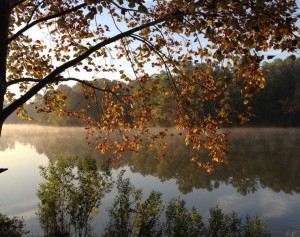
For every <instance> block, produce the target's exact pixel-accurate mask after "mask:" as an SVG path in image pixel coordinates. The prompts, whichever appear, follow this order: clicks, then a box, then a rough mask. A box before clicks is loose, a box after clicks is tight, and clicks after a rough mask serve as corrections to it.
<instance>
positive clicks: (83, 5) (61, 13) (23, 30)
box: [7, 3, 87, 44]
mask: <svg viewBox="0 0 300 237" xmlns="http://www.w3.org/2000/svg"><path fill="white" fill-rule="evenodd" d="M85 6H87V5H86V3H82V4H80V5H78V6H76V7H73V8H71V9H68V10H66V11H63V12H59V13H57V14H54V15H50V16H46V17H43V18H41V19H38V20H36V21H33V22H32V23H30V24H28V25H26V26H25V27H24V28H22V29H21V30H19V31H18V32H17V33H15V34H14V35H13V36H11V37H10V38H8V40H7V44H9V43H11V42H12V41H14V40H15V39H16V38H18V37H19V36H20V35H21V34H23V33H24V32H25V31H27V30H29V29H30V28H31V27H33V26H35V25H37V24H39V23H41V22H44V21H48V20H51V19H54V18H57V17H60V16H64V15H66V14H69V13H71V12H74V11H77V10H79V9H80V8H83V7H85Z"/></svg>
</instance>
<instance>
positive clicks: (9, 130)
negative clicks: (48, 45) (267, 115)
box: [0, 126, 300, 195]
mask: <svg viewBox="0 0 300 237" xmlns="http://www.w3.org/2000/svg"><path fill="white" fill-rule="evenodd" d="M231 133H232V134H231V137H230V139H231V140H230V144H231V145H230V152H229V154H228V159H227V161H226V163H224V164H223V165H220V166H218V167H217V170H216V172H214V173H211V174H207V173H206V172H204V171H203V170H200V169H199V168H198V166H196V165H195V164H194V163H191V162H190V160H189V158H190V154H191V153H192V149H191V148H189V147H186V145H185V143H184V141H183V139H182V138H181V137H169V138H168V139H169V140H168V143H169V144H170V146H169V147H170V148H169V150H168V156H167V158H166V159H163V158H162V154H161V151H160V150H155V149H145V150H142V151H141V153H140V154H139V155H138V156H136V155H130V154H127V155H126V157H125V158H124V160H123V162H122V163H121V164H118V165H116V166H115V168H118V167H121V166H124V165H126V166H129V167H130V170H131V171H132V172H134V173H140V174H142V175H144V176H145V175H151V176H155V177H158V178H159V179H160V180H161V181H166V180H176V183H177V185H178V189H179V190H180V192H181V193H183V194H187V193H189V192H192V191H193V190H194V189H206V190H208V191H212V190H213V189H216V188H218V187H219V186H220V184H226V185H228V184H231V185H232V186H233V187H235V188H236V190H237V192H239V193H240V194H242V195H246V194H249V193H253V192H255V191H257V190H258V189H260V188H266V187H268V188H270V189H271V190H273V191H275V192H280V191H283V192H285V193H299V192H300V179H299V171H300V159H299V154H300V147H299V146H298V145H297V144H299V143H300V135H299V134H300V133H299V129H251V128H243V129H231ZM29 134H30V135H29ZM84 135H85V131H84V129H81V128H50V129H45V128H44V127H35V128H33V127H24V126H23V127H22V126H8V127H6V130H4V136H3V137H2V139H1V144H0V150H4V149H13V148H14V146H15V144H16V143H15V142H16V141H18V142H20V143H25V144H26V143H27V144H31V145H32V146H34V147H35V149H36V150H37V152H38V153H40V154H45V155H46V156H47V157H48V158H49V159H50V160H57V159H60V158H62V157H75V156H78V157H84V156H86V155H87V154H91V155H92V156H93V157H99V154H98V153H97V152H96V151H94V150H91V149H90V148H89V147H88V146H86V145H83V137H84ZM202 157H203V154H199V158H200V159H202ZM104 160H105V159H104V158H101V159H97V162H98V165H101V163H102V162H103V161H104Z"/></svg>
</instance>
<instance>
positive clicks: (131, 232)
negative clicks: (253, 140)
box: [102, 174, 270, 237]
mask: <svg viewBox="0 0 300 237" xmlns="http://www.w3.org/2000/svg"><path fill="white" fill-rule="evenodd" d="M117 190H118V195H117V196H116V197H115V200H114V203H113V206H112V207H111V208H110V209H109V211H108V213H109V216H110V221H109V223H108V224H107V226H106V229H105V233H104V234H103V235H102V236H116V237H119V236H127V237H130V236H168V237H180V236H187V237H196V236H199V237H200V236H203V237H228V236H241V237H250V236H253V237H254V236H257V237H258V236H265V237H267V236H270V234H269V231H268V226H267V222H266V221H265V220H261V219H259V218H258V217H254V218H251V217H249V216H247V217H246V221H245V222H243V221H242V218H240V217H238V215H237V214H236V213H235V212H232V213H231V214H224V213H223V212H222V210H221V209H220V208H219V207H215V208H212V209H211V210H210V217H209V220H208V225H207V226H205V225H204V223H203V221H202V217H201V215H200V214H199V212H198V210H197V209H195V208H193V209H192V210H188V209H187V208H186V207H185V202H184V200H181V199H180V198H173V199H172V200H171V201H170V202H169V203H168V205H167V206H166V208H165V207H164V205H163V202H162V200H161V194H159V193H156V192H154V191H152V193H151V194H150V195H149V197H148V198H147V199H146V200H145V201H143V202H142V201H141V197H142V190H137V189H136V188H135V187H134V186H133V185H132V184H131V183H130V181H129V179H128V178H127V179H123V177H122V174H121V175H119V177H118V181H117ZM164 209H165V222H164V223H162V221H161V218H160V215H161V214H162V212H163V211H164ZM137 217H138V218H137Z"/></svg>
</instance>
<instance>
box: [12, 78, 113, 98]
mask: <svg viewBox="0 0 300 237" xmlns="http://www.w3.org/2000/svg"><path fill="white" fill-rule="evenodd" d="M63 81H65V82H66V81H76V82H78V83H80V84H83V85H86V86H88V87H90V88H93V89H94V90H97V91H102V92H109V93H111V94H113V95H114V96H115V97H116V98H118V95H117V94H116V93H114V92H113V91H111V90H108V89H102V88H99V87H97V86H94V85H93V84H91V83H90V82H89V81H86V80H81V79H78V78H74V77H69V78H63V77H55V78H54V79H53V80H52V81H50V82H49V83H48V84H50V83H55V82H63ZM21 82H36V83H38V82H41V79H37V78H30V77H24V78H18V79H14V80H12V81H9V82H7V87H9V86H12V85H15V84H18V83H21Z"/></svg>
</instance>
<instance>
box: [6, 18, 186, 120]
mask: <svg viewBox="0 0 300 237" xmlns="http://www.w3.org/2000/svg"><path fill="white" fill-rule="evenodd" d="M182 16H183V15H181V14H171V15H167V16H165V17H163V18H161V19H157V20H154V21H152V22H149V23H146V24H143V25H140V26H138V27H136V28H133V29H131V30H128V31H125V32H123V33H120V34H118V35H116V36H114V37H112V38H109V39H106V40H104V41H102V42H100V43H98V44H96V45H94V46H93V47H91V48H89V49H88V50H87V51H85V52H84V53H83V54H81V55H80V56H78V57H76V58H74V59H72V60H70V61H68V62H66V63H64V64H62V65H61V66H59V67H57V68H56V69H55V70H53V71H52V72H51V73H50V74H48V76H46V77H45V78H44V79H42V80H40V81H39V82H38V83H37V84H36V85H34V86H33V87H32V88H31V89H30V90H29V91H27V92H26V93H25V94H24V95H23V96H21V97H20V98H19V99H17V100H16V101H14V102H13V103H11V104H10V105H9V106H7V107H6V108H5V109H4V110H3V111H2V112H3V116H4V118H7V117H8V116H9V115H10V114H12V113H13V112H14V111H15V110H16V109H17V108H18V107H19V106H21V105H23V104H24V103H26V102H27V101H28V100H29V99H31V98H32V97H33V96H34V95H35V94H36V93H38V91H39V90H41V89H42V88H44V87H45V86H46V85H47V84H49V83H53V82H55V80H57V79H56V77H57V76H59V74H60V73H62V72H64V71H65V70H67V69H68V68H70V67H73V66H75V65H76V64H78V63H79V62H81V61H83V60H84V59H86V58H88V57H89V56H90V55H91V54H93V53H94V52H96V51H97V50H99V49H101V48H102V47H105V46H106V45H108V44H111V43H113V42H116V41H118V40H120V39H122V38H124V37H128V36H130V35H131V34H134V33H135V32H138V31H140V30H143V29H145V28H148V27H151V26H153V25H156V24H159V23H161V22H164V21H167V20H171V19H176V18H182Z"/></svg>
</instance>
